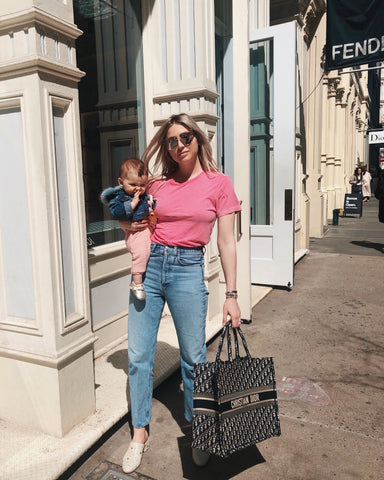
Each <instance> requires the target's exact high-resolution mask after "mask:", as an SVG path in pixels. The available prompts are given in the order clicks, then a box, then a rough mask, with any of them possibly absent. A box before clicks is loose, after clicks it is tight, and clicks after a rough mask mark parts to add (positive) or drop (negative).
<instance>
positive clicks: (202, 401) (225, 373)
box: [192, 322, 281, 457]
mask: <svg viewBox="0 0 384 480" xmlns="http://www.w3.org/2000/svg"><path fill="white" fill-rule="evenodd" d="M231 332H232V335H233V339H234V345H235V355H234V356H233V355H232V345H231ZM237 334H239V335H240V337H241V340H242V344H243V346H244V350H245V353H246V355H245V356H244V357H242V356H240V354H239V342H238V337H237ZM225 338H226V339H227V348H228V360H221V358H220V356H221V351H222V348H223V343H224V339H225ZM279 435H281V431H280V422H279V417H278V405H277V394H276V382H275V370H274V364H273V359H272V357H264V358H252V357H251V355H250V353H249V350H248V347H247V343H246V341H245V338H244V334H243V333H242V331H241V329H240V328H237V329H232V326H231V323H230V322H228V323H227V324H226V325H225V327H224V328H223V332H222V335H221V338H220V343H219V347H218V351H217V355H216V360H215V361H214V362H206V363H197V364H195V366H194V400H193V423H192V447H195V448H198V449H200V450H202V451H205V452H209V453H211V454H214V455H217V456H219V457H228V456H229V455H231V454H232V453H235V452H237V451H238V450H241V449H243V448H246V447H249V446H251V445H254V444H256V443H259V442H262V441H263V440H266V439H267V438H270V437H274V436H279Z"/></svg>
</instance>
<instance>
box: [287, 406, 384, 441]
mask: <svg viewBox="0 0 384 480" xmlns="http://www.w3.org/2000/svg"><path fill="white" fill-rule="evenodd" d="M279 417H280V418H281V417H283V418H288V419H289V420H296V421H297V422H302V423H309V424H311V425H317V426H320V427H325V428H330V429H332V430H337V431H338V432H343V433H352V434H353V435H357V436H358V437H363V438H370V439H371V440H378V441H379V442H384V438H381V437H373V436H372V435H367V434H365V433H360V432H356V431H354V430H347V429H345V428H341V427H334V426H333V425H327V424H326V423H321V422H313V421H311V420H306V419H305V418H297V417H291V416H290V415H286V414H285V413H279Z"/></svg>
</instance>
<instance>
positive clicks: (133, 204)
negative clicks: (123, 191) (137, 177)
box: [131, 190, 140, 210]
mask: <svg viewBox="0 0 384 480" xmlns="http://www.w3.org/2000/svg"><path fill="white" fill-rule="evenodd" d="M139 197H140V191H139V190H137V191H136V192H135V194H134V196H133V199H132V202H131V207H132V209H133V210H135V208H136V207H137V205H138V204H139V201H140V198H139Z"/></svg>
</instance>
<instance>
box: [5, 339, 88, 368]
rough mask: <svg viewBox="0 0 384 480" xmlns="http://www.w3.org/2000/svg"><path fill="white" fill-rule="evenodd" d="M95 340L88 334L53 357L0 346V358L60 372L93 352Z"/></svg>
mask: <svg viewBox="0 0 384 480" xmlns="http://www.w3.org/2000/svg"><path fill="white" fill-rule="evenodd" d="M96 340H97V337H96V336H95V335H94V334H93V333H91V334H88V335H86V336H84V337H82V338H80V339H78V340H77V341H75V342H73V343H71V344H70V345H67V346H66V347H65V348H62V349H61V350H58V351H57V352H56V354H55V355H48V354H40V353H36V352H33V351H28V350H24V349H22V348H15V347H9V346H4V345H0V357H5V358H10V359H13V360H18V361H21V362H28V363H33V364H36V365H41V366H43V367H48V368H54V369H56V370H60V369H61V368H63V367H65V366H66V365H68V364H69V363H72V362H73V361H75V360H76V359H77V358H79V357H81V356H83V355H84V354H85V353H86V352H87V351H89V350H93V345H94V343H95V342H96Z"/></svg>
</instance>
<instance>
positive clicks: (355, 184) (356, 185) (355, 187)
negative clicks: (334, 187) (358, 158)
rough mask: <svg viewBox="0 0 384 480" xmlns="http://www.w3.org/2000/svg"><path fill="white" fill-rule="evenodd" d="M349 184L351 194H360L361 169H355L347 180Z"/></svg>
mask: <svg viewBox="0 0 384 480" xmlns="http://www.w3.org/2000/svg"><path fill="white" fill-rule="evenodd" d="M349 183H350V184H351V185H352V192H351V193H360V194H361V188H362V183H363V173H362V170H361V167H357V168H356V169H355V172H354V174H353V175H352V177H351V178H350V179H349Z"/></svg>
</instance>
